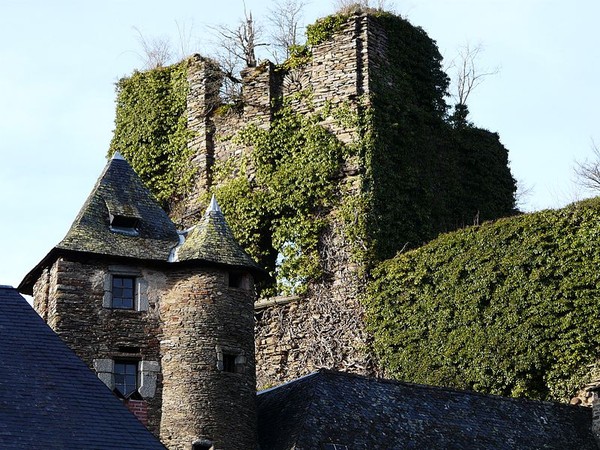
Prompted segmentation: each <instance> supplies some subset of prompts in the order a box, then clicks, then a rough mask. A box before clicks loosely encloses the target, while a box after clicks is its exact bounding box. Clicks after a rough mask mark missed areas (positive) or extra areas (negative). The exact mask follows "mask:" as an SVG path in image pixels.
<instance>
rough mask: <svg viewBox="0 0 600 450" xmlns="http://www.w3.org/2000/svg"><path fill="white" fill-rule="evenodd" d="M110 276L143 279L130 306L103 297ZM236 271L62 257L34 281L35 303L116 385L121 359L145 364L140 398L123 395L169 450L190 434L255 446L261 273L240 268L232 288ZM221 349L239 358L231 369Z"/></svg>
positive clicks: (187, 442) (222, 445) (226, 445)
mask: <svg viewBox="0 0 600 450" xmlns="http://www.w3.org/2000/svg"><path fill="white" fill-rule="evenodd" d="M111 274H129V275H132V276H135V277H136V284H137V286H138V291H137V297H138V300H137V301H136V307H135V308H134V309H133V310H128V309H114V308H110V307H109V306H110V305H107V304H106V286H107V283H106V280H107V278H110V276H111ZM229 276H230V272H228V271H227V270H216V269H208V268H206V269H198V267H195V266H192V267H185V268H179V267H177V268H175V267H174V268H170V267H169V268H164V267H158V268H157V267H147V266H143V265H139V264H136V265H126V264H122V263H120V264H114V263H113V261H107V260H106V259H94V258H89V257H88V258H85V261H78V260H70V259H67V258H59V259H57V260H56V261H55V262H54V264H53V265H52V266H51V267H50V268H49V269H46V270H45V271H44V272H43V275H42V276H41V277H40V278H39V279H38V281H37V283H36V284H35V286H34V307H35V309H36V310H37V311H38V312H39V313H40V315H42V317H44V318H45V319H46V320H47V321H48V323H49V325H50V326H51V327H52V328H53V329H54V330H55V332H56V333H57V334H58V335H59V336H60V337H61V338H62V339H63V340H64V341H65V342H66V343H67V345H69V347H70V348H71V349H73V350H74V351H75V353H77V355H78V356H79V357H81V358H82V359H83V360H84V361H85V362H86V363H87V364H88V366H89V367H90V368H91V369H94V370H95V371H96V373H97V374H98V376H99V377H100V378H101V379H102V380H103V381H104V382H105V383H106V384H107V385H108V386H109V387H111V388H113V387H114V381H113V378H112V377H113V367H114V362H115V361H137V362H139V364H138V367H139V373H138V376H139V387H138V392H139V394H140V395H141V397H142V398H141V399H137V398H131V399H126V400H125V403H126V404H127V406H128V407H129V408H130V409H131V410H132V412H134V413H135V414H136V415H137V416H138V418H139V419H140V420H141V421H142V422H143V423H144V424H145V425H146V426H147V427H148V429H150V431H152V432H153V433H154V434H155V435H157V436H159V437H160V438H161V441H162V442H163V443H164V444H165V445H166V446H167V447H168V448H169V449H181V450H183V449H185V450H189V449H190V448H191V444H192V443H193V442H212V443H213V444H214V445H215V448H219V449H245V448H253V445H254V443H255V442H256V411H255V401H254V397H255V393H256V378H255V362H254V340H253V333H254V316H253V311H254V308H253V304H254V297H255V292H254V281H253V279H252V276H251V275H250V274H242V277H243V278H242V281H243V282H242V283H241V284H240V285H239V286H238V287H229V285H228V278H229ZM140 299H141V301H140ZM144 299H145V300H144ZM140 307H141V308H140ZM140 309H142V310H140ZM223 355H225V358H227V355H232V356H233V357H234V358H235V360H234V366H233V368H232V369H231V370H232V371H231V372H228V371H227V370H225V369H226V368H224V366H223V364H224V362H223V359H224V356H223Z"/></svg>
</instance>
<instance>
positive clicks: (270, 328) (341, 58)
mask: <svg viewBox="0 0 600 450" xmlns="http://www.w3.org/2000/svg"><path fill="white" fill-rule="evenodd" d="M386 45H387V41H386V37H385V32H384V31H383V30H382V29H380V28H379V25H378V24H377V22H376V21H373V18H372V17H370V16H368V15H365V14H356V15H354V16H352V17H351V18H349V19H348V20H347V21H346V22H345V23H344V24H343V25H342V27H341V29H340V30H338V31H337V32H336V33H335V34H334V36H333V37H332V38H331V39H328V40H325V41H324V42H323V43H321V44H319V45H316V46H315V47H313V48H312V58H311V60H310V61H309V62H308V63H307V64H306V65H303V66H301V67H298V68H294V69H291V70H289V71H277V70H276V69H275V68H274V66H273V64H271V63H270V62H268V61H265V62H263V63H261V64H259V66H258V67H256V68H249V69H246V70H245V71H244V72H243V74H242V78H243V85H242V105H241V107H242V108H243V109H242V110H239V109H235V108H232V109H231V110H230V111H228V112H227V113H224V114H213V115H211V116H210V118H208V119H207V120H208V121H209V122H210V126H206V125H205V122H201V123H200V122H190V126H191V127H193V132H194V133H197V134H200V135H202V138H201V139H196V140H195V141H194V142H195V143H196V144H195V145H196V147H195V152H196V156H195V157H194V161H211V162H212V163H216V162H219V161H226V160H228V159H229V158H234V157H239V156H240V155H241V154H242V153H244V152H251V151H252V149H251V148H243V147H241V146H240V145H239V144H238V143H236V142H235V141H234V140H232V137H233V136H235V134H236V133H237V132H238V131H239V130H240V129H242V128H243V127H244V126H247V125H249V124H255V125H257V126H259V127H263V128H264V127H268V126H269V124H270V123H271V121H272V119H273V114H274V112H275V110H276V108H277V107H278V104H279V103H278V102H280V101H281V98H286V99H288V100H289V101H291V102H292V105H293V108H294V109H295V110H296V111H297V112H300V113H303V112H305V113H309V112H314V111H319V110H320V109H322V108H324V107H331V108H332V109H335V108H347V109H348V110H349V111H354V112H356V111H358V110H359V109H360V108H364V107H367V106H368V102H369V94H370V93H371V89H372V87H371V76H370V71H371V70H377V67H378V66H379V65H380V61H381V58H384V57H385V53H386ZM205 74H206V64H205V63H204V62H203V61H202V60H198V61H197V63H195V64H192V65H191V66H190V75H189V78H190V80H204V81H203V83H206V82H207V81H206V80H207V79H206V77H205ZM190 88H191V91H190V97H189V112H188V114H189V115H190V116H191V115H197V113H196V112H197V111H203V110H204V111H205V110H208V109H209V105H211V104H213V103H214V102H215V101H216V100H214V99H210V98H207V97H206V95H205V93H206V92H207V90H203V89H200V90H199V92H200V94H201V95H200V96H197V95H193V93H192V91H194V90H198V88H197V85H196V84H195V85H191V86H190ZM306 91H310V92H311V99H310V101H309V102H306V101H304V100H302V99H301V98H300V97H301V96H298V94H299V93H301V92H306ZM212 92H215V90H214V89H213V90H212ZM199 100H200V101H201V102H206V105H205V106H202V105H200V106H199V104H198V102H199ZM197 124H199V126H195V125H197ZM323 125H324V126H326V127H327V128H328V129H330V130H331V131H332V132H333V133H334V134H335V135H336V136H337V138H338V139H340V141H342V142H344V143H346V144H357V143H358V140H359V135H358V130H357V129H355V128H353V126H351V125H345V124H341V123H340V122H339V121H335V120H333V119H331V118H327V119H325V121H324V122H323ZM198 142H201V145H197V143H198ZM197 167H198V168H199V170H200V171H203V170H205V173H203V174H202V175H200V176H199V177H198V179H200V180H204V181H206V184H203V183H199V184H197V186H196V190H195V191H194V192H193V193H192V194H191V195H190V197H189V199H188V201H187V205H188V207H187V210H186V212H185V213H184V215H183V218H182V223H183V224H184V226H189V225H191V224H193V223H194V221H195V220H196V219H197V214H198V212H199V211H201V208H202V207H203V206H204V205H202V204H200V207H198V204H197V201H198V199H201V198H207V196H206V192H207V191H208V189H209V188H210V186H211V179H212V178H211V173H210V170H211V167H212V166H211V165H210V164H198V165H197ZM363 172H364V167H363V163H361V162H359V161H358V160H356V159H352V160H347V161H344V163H343V165H342V172H341V173H340V175H339V192H340V195H341V196H345V197H351V196H355V195H358V194H359V193H360V191H361V186H362V182H363V180H362V175H361V174H362V173H363ZM247 173H248V176H249V177H250V178H251V177H252V173H253V171H252V169H251V168H250V169H249V170H248V171H247ZM193 205H196V206H193ZM333 216H335V212H333V211H332V217H333ZM320 248H321V249H322V251H321V258H322V262H323V266H324V267H325V270H326V272H327V273H328V278H327V281H325V282H322V283H319V284H318V285H314V286H310V287H309V289H308V294H307V295H305V296H303V298H302V299H299V300H298V301H294V302H291V303H286V304H284V305H282V304H281V302H277V301H272V302H269V301H266V302H262V303H260V304H258V305H257V313H256V318H257V321H256V324H257V326H256V351H257V356H256V358H257V380H258V386H259V387H262V386H271V385H274V384H277V383H279V382H282V381H286V380H290V379H292V378H295V377H297V376H301V375H305V374H307V373H309V372H311V371H312V370H315V369H317V368H321V367H326V368H332V369H340V370H346V371H353V372H357V373H361V374H374V373H375V372H374V368H373V366H372V362H371V358H370V356H369V355H368V353H367V352H366V347H367V334H366V332H365V330H364V325H363V320H362V315H363V309H362V306H361V305H360V301H359V297H360V294H361V292H362V288H363V286H364V281H363V280H362V279H361V276H360V275H359V274H360V273H361V270H360V269H361V267H359V266H357V265H356V264H355V263H353V262H352V261H351V258H350V255H349V253H350V251H351V250H350V244H349V243H348V242H346V239H345V238H344V236H343V231H342V229H341V226H340V224H339V222H338V221H336V220H332V227H331V228H330V229H329V230H328V231H327V232H326V233H325V234H324V235H323V236H322V237H321V246H320Z"/></svg>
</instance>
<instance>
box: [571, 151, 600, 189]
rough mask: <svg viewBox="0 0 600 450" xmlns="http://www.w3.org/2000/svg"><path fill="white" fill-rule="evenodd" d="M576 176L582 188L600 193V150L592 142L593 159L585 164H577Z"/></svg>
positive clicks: (586, 160) (587, 159)
mask: <svg viewBox="0 0 600 450" xmlns="http://www.w3.org/2000/svg"><path fill="white" fill-rule="evenodd" d="M574 171H575V176H576V177H577V182H578V184H579V185H581V186H582V187H584V188H586V189H589V190H590V191H593V192H600V149H599V148H598V146H597V145H596V143H595V142H592V158H591V159H589V158H586V159H585V161H583V162H578V161H576V162H575V169H574Z"/></svg>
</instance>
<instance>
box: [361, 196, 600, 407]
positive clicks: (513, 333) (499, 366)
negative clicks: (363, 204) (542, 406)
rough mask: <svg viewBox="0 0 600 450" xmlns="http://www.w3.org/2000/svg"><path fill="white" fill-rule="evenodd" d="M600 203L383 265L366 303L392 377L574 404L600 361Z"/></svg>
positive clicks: (436, 244)
mask: <svg viewBox="0 0 600 450" xmlns="http://www.w3.org/2000/svg"><path fill="white" fill-rule="evenodd" d="M599 243H600V199H593V200H589V201H584V202H581V203H576V204H573V205H571V206H568V207H566V208H564V209H560V210H548V211H541V212H538V213H533V214H528V215H522V216H516V217H513V218H508V219H503V220H499V221H497V222H496V223H487V224H484V225H483V226H480V227H472V228H468V229H464V230H460V231H457V232H454V233H450V234H445V235H442V236H441V237H439V238H438V239H436V240H434V241H432V242H431V243H429V244H428V245H426V246H424V247H421V248H419V249H417V250H414V251H410V252H407V253H404V254H399V255H397V256H396V257H394V258H393V259H390V260H388V261H385V262H383V263H382V264H380V265H379V267H378V268H377V270H376V271H375V272H374V280H373V282H372V283H371V285H370V286H369V289H368V296H367V299H366V303H367V309H368V323H369V328H370V331H371V332H372V333H373V338H374V341H373V348H374V350H375V353H376V355H377V358H378V360H379V363H380V365H381V367H383V368H384V369H385V372H386V374H387V375H388V376H392V377H395V378H399V379H403V380H408V381H412V382H418V383H427V384H435V385H442V386H453V387H457V388H465V389H474V390H476V391H480V392H486V393H492V394H499V395H507V396H527V397H530V398H538V399H554V400H560V399H567V398H569V397H570V396H572V395H573V394H574V393H575V391H576V389H577V388H578V387H579V386H581V385H582V383H584V382H585V381H586V376H587V375H588V374H589V373H590V365H591V364H593V363H595V362H596V360H597V358H598V355H599V349H600V320H598V310H599V307H600V302H599V300H600V290H599V289H600V271H599V270H598V267H600V244H599Z"/></svg>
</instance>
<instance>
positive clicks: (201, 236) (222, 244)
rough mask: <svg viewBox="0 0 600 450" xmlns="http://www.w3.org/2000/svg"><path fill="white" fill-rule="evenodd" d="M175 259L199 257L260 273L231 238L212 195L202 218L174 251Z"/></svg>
mask: <svg viewBox="0 0 600 450" xmlns="http://www.w3.org/2000/svg"><path fill="white" fill-rule="evenodd" d="M177 260H178V261H192V260H202V261H207V262H210V263H216V264H225V265H228V266H237V267H243V268H247V269H251V270H255V271H260V272H263V269H261V268H260V267H259V266H258V265H257V264H256V263H255V262H254V260H253V259H252V258H251V257H250V256H249V255H248V254H247V253H246V252H245V251H244V249H242V247H240V245H239V244H238V243H237V241H236V240H235V238H234V237H233V233H232V232H231V229H230V228H229V226H228V225H227V222H226V221H225V217H224V216H223V213H222V212H221V208H219V205H218V203H217V200H216V199H215V197H214V196H213V198H212V200H211V202H210V205H209V206H208V208H207V209H206V213H205V214H204V217H203V218H202V221H201V222H200V223H199V224H198V225H196V226H195V227H194V228H193V229H192V230H191V231H190V232H189V234H188V236H187V237H186V239H185V242H184V243H183V245H182V246H181V247H180V248H179V249H178V250H177Z"/></svg>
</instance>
